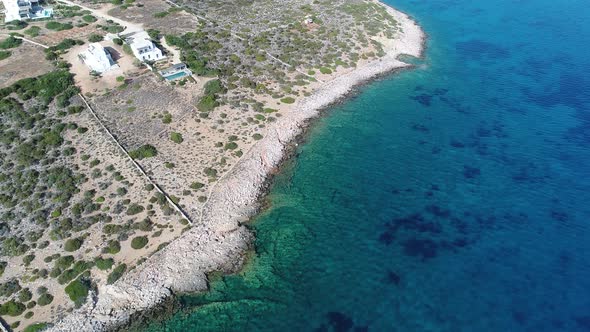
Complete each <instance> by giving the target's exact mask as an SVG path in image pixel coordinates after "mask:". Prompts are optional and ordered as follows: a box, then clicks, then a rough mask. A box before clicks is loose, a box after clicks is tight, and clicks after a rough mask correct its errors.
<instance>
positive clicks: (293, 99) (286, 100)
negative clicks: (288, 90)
mask: <svg viewBox="0 0 590 332" xmlns="http://www.w3.org/2000/svg"><path fill="white" fill-rule="evenodd" d="M281 102H283V103H285V104H293V103H294V102H295V98H293V97H285V98H283V99H281Z"/></svg>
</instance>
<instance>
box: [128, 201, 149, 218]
mask: <svg viewBox="0 0 590 332" xmlns="http://www.w3.org/2000/svg"><path fill="white" fill-rule="evenodd" d="M143 210H145V208H144V207H143V206H141V205H139V204H137V203H133V204H131V205H129V207H128V208H127V215H128V216H132V215H135V214H138V213H141V212H143Z"/></svg>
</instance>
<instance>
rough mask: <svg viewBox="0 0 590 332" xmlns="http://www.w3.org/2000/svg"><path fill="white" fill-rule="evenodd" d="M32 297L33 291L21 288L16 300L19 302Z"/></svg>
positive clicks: (26, 300)
mask: <svg viewBox="0 0 590 332" xmlns="http://www.w3.org/2000/svg"><path fill="white" fill-rule="evenodd" d="M32 298H33V293H31V291H30V290H29V289H28V288H25V289H22V290H21V291H20V292H19V293H18V300H19V301H20V302H29V301H30V300H31V299H32Z"/></svg>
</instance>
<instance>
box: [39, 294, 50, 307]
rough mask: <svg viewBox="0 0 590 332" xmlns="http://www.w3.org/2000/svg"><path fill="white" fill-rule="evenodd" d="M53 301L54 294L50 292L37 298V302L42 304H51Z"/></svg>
mask: <svg viewBox="0 0 590 332" xmlns="http://www.w3.org/2000/svg"><path fill="white" fill-rule="evenodd" d="M51 302H53V295H51V294H49V293H43V294H41V296H39V298H38V299H37V304H39V305H40V306H46V305H48V304H50V303H51Z"/></svg>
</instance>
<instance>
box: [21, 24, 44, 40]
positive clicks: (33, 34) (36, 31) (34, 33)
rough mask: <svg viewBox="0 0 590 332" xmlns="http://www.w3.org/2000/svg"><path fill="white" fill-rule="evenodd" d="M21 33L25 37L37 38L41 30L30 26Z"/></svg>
mask: <svg viewBox="0 0 590 332" xmlns="http://www.w3.org/2000/svg"><path fill="white" fill-rule="evenodd" d="M23 32H24V34H25V35H28V36H30V37H37V36H39V32H41V28H39V27H37V26H32V27H30V28H28V29H27V30H25V31H23Z"/></svg>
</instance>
